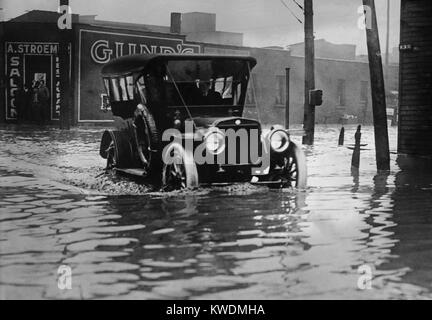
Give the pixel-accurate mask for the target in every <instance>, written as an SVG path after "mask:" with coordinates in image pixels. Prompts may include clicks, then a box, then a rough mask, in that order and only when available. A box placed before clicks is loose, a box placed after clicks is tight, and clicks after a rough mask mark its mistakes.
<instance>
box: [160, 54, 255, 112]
mask: <svg viewBox="0 0 432 320" xmlns="http://www.w3.org/2000/svg"><path fill="white" fill-rule="evenodd" d="M246 63H247V62H245V61H241V60H228V59H226V60H216V61H215V60H177V61H176V60H174V61H168V62H167V65H166V70H165V72H164V76H163V89H164V94H165V99H166V103H167V105H168V106H182V105H184V104H186V105H187V106H199V105H204V106H209V105H214V106H233V105H239V104H242V103H243V101H242V100H244V96H245V89H246V84H247V75H248V68H247V65H246Z"/></svg>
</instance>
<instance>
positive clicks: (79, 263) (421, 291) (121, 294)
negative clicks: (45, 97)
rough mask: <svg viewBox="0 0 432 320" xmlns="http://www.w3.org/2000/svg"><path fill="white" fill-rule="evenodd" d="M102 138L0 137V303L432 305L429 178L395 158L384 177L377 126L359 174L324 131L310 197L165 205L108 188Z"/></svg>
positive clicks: (311, 161)
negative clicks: (65, 276) (64, 273)
mask: <svg viewBox="0 0 432 320" xmlns="http://www.w3.org/2000/svg"><path fill="white" fill-rule="evenodd" d="M389 130H390V146H391V149H392V151H395V149H396V131H397V130H396V129H395V128H390V129H389ZM101 131H102V130H83V129H80V130H78V129H75V130H72V131H70V132H61V131H59V130H55V129H50V130H45V131H41V130H39V131H38V130H36V131H35V128H20V129H18V128H17V127H9V128H3V129H0V142H1V146H0V298H2V299H5V298H9V299H12V298H31V299H70V298H72V299H88V298H108V299H313V298H318V299H328V298H329V299H339V298H344V299H423V298H425V299H430V298H431V297H432V272H431V267H432V232H431V231H432V177H431V175H430V174H419V175H415V174H408V173H403V172H401V171H400V170H399V168H398V167H397V165H396V161H395V160H396V159H395V158H396V155H395V154H392V170H391V172H390V173H386V174H377V173H376V169H375V163H374V148H373V128H372V127H365V128H363V136H362V143H365V144H368V145H367V146H365V147H364V149H366V150H362V154H361V164H360V170H359V173H358V174H356V173H355V172H351V169H350V162H351V154H352V151H351V150H349V149H348V148H347V147H346V146H344V147H337V140H338V135H339V127H337V126H328V127H324V126H322V127H318V128H317V130H316V143H315V146H313V147H308V148H305V152H306V154H307V159H308V169H309V187H308V188H307V190H305V191H294V190H269V189H267V188H265V187H253V186H250V185H248V184H243V185H231V186H225V187H212V188H201V189H199V190H197V191H188V192H175V193H168V194H164V193H159V192H149V191H148V189H147V188H146V187H145V186H141V185H137V184H136V183H135V182H133V181H130V180H128V179H125V178H116V177H111V176H107V175H101V173H103V171H102V168H103V166H104V162H103V161H102V159H100V158H99V156H98V143H99V139H100V135H101ZM354 132H355V127H347V128H346V135H345V141H346V143H352V142H353V141H354ZM294 140H295V141H300V137H294ZM61 265H66V266H69V267H70V268H71V272H72V276H71V280H72V282H71V286H72V289H70V290H67V289H65V290H62V289H60V288H59V287H58V278H59V274H58V268H59V267H60V266H61ZM365 270H366V271H365ZM359 271H362V272H366V273H365V274H362V273H360V272H359ZM369 271H370V275H371V278H372V280H371V282H365V281H364V280H365V278H364V277H365V276H369ZM362 276H363V277H362ZM62 283H63V284H64V283H65V282H62ZM365 283H366V284H370V285H371V288H370V289H368V286H367V285H366V286H364V284H365ZM365 287H366V288H365Z"/></svg>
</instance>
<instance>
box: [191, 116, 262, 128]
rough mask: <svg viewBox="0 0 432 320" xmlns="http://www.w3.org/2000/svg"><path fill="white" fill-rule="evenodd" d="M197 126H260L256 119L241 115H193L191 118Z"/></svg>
mask: <svg viewBox="0 0 432 320" xmlns="http://www.w3.org/2000/svg"><path fill="white" fill-rule="evenodd" d="M192 119H193V121H194V123H195V126H196V127H197V128H210V127H222V126H223V127H236V126H241V127H244V126H253V127H261V125H260V123H259V122H258V121H256V120H252V119H246V118H242V117H223V118H221V117H194V118H192Z"/></svg>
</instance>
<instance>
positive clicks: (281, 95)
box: [276, 76, 286, 105]
mask: <svg viewBox="0 0 432 320" xmlns="http://www.w3.org/2000/svg"><path fill="white" fill-rule="evenodd" d="M285 100H286V95H285V76H276V105H284V104H285Z"/></svg>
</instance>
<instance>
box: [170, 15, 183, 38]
mask: <svg viewBox="0 0 432 320" xmlns="http://www.w3.org/2000/svg"><path fill="white" fill-rule="evenodd" d="M170 31H171V33H181V13H179V12H171V29H170Z"/></svg>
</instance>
